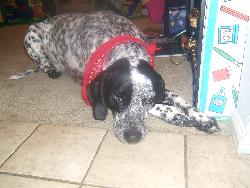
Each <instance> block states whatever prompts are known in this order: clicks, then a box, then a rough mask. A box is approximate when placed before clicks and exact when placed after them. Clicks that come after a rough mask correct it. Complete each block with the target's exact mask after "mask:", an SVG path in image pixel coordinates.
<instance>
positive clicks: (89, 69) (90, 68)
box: [82, 35, 157, 106]
mask: <svg viewBox="0 0 250 188" xmlns="http://www.w3.org/2000/svg"><path fill="white" fill-rule="evenodd" d="M131 42H133V43H138V44H140V45H142V46H143V47H144V48H145V49H146V51H147V53H148V55H149V61H150V62H149V63H150V65H151V66H152V67H154V58H153V55H154V52H155V51H156V50H157V47H156V44H155V42H153V43H150V44H147V43H145V42H144V41H143V40H141V39H139V38H135V37H133V36H129V35H123V36H117V37H114V38H112V39H110V40H109V41H107V42H104V43H103V44H101V45H100V46H99V47H98V48H97V49H96V51H95V52H94V53H92V55H91V56H90V58H89V60H88V63H87V64H86V67H85V72H84V76H83V81H82V98H83V100H84V101H85V102H86V104H87V105H90V106H91V103H90V101H89V99H88V96H87V88H88V86H89V84H90V82H91V81H92V80H94V79H95V78H96V76H97V75H98V74H99V73H100V72H102V71H103V65H104V63H105V60H106V58H107V56H108V54H109V52H110V51H111V50H112V49H113V48H114V47H116V46H118V45H119V44H122V43H131Z"/></svg>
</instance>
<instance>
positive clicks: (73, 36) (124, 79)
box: [11, 11, 218, 144]
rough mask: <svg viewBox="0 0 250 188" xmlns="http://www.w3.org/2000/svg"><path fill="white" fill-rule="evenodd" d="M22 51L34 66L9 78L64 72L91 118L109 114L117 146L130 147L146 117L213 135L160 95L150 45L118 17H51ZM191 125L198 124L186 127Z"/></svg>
mask: <svg viewBox="0 0 250 188" xmlns="http://www.w3.org/2000/svg"><path fill="white" fill-rule="evenodd" d="M24 47H25V49H26V51H27V53H28V55H29V56H30V58H31V59H33V60H34V61H35V62H36V63H37V67H36V68H34V69H30V70H28V71H26V72H25V73H20V74H18V75H14V76H12V77H11V79H17V78H21V77H24V76H26V75H29V74H32V73H33V72H36V71H44V72H46V73H47V74H48V76H49V77H50V78H53V79H55V78H58V77H59V76H60V75H61V74H62V73H69V74H70V75H71V76H72V77H74V79H76V80H80V81H81V82H82V95H83V99H84V100H85V102H86V103H87V104H88V105H90V106H91V107H92V110H93V117H94V119H96V120H104V119H105V118H106V117H107V114H108V109H110V110H111V111H112V114H113V117H114V132H115V135H116V137H117V138H118V139H119V140H120V141H121V142H123V143H129V144H136V143H138V142H140V141H141V140H142V139H143V138H144V137H145V135H146V133H147V128H146V126H145V119H146V118H147V116H148V114H149V112H151V114H153V115H155V116H156V117H159V118H161V119H164V120H166V121H168V122H172V123H174V124H179V125H185V126H186V125H189V126H195V127H198V129H200V130H202V131H205V132H208V133H213V132H215V131H218V126H217V124H216V123H215V121H212V120H211V119H210V118H207V119H206V121H205V120H204V121H203V120H202V121H200V119H201V117H200V116H199V115H198V119H197V118H196V117H195V115H194V114H195V113H196V111H195V110H193V111H192V109H193V108H192V107H191V106H188V105H186V103H180V101H181V100H180V99H179V98H178V96H177V95H175V94H172V93H171V92H169V91H168V90H165V84H164V81H163V79H162V77H161V76H160V75H159V74H158V73H157V72H156V71H155V70H154V69H153V66H154V63H153V56H152V54H153V51H154V50H155V49H156V46H155V44H152V45H151V44H148V43H147V42H146V37H145V35H144V34H143V32H142V31H140V30H139V29H138V28H137V27H136V26H135V25H134V24H133V23H132V22H131V21H129V20H128V19H127V18H125V17H123V16H120V15H118V14H115V13H113V12H110V11H106V12H100V11H99V12H93V13H86V14H65V15H58V16H55V17H51V18H48V19H46V20H44V21H42V22H40V23H37V24H34V25H31V26H30V27H29V29H28V31H27V33H26V35H25V39H24ZM176 101H177V102H176ZM178 101H179V102H178ZM157 105H158V106H157ZM159 105H160V106H159ZM166 106H171V107H174V106H175V108H177V109H179V111H178V110H176V109H173V108H172V109H170V110H169V107H166ZM150 110H151V111H150ZM191 111H192V113H193V116H192V113H191ZM197 113H199V112H198V111H197ZM170 116H171V118H168V117H170ZM191 116H192V118H190V117H191ZM203 116H204V117H206V116H205V115H203ZM199 118H200V119H199ZM177 119H181V120H182V121H183V123H182V122H181V121H176V120H177ZM203 119H204V118H203ZM196 120H197V122H199V123H198V124H199V125H198V124H192V123H190V122H193V121H196Z"/></svg>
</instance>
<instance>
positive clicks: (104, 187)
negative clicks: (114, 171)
mask: <svg viewBox="0 0 250 188" xmlns="http://www.w3.org/2000/svg"><path fill="white" fill-rule="evenodd" d="M83 185H86V186H89V187H93V188H119V187H112V186H107V185H96V184H83Z"/></svg>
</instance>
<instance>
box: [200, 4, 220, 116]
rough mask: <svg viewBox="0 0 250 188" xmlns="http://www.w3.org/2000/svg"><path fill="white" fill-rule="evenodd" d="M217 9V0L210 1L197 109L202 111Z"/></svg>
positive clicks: (204, 102) (205, 95)
mask: <svg viewBox="0 0 250 188" xmlns="http://www.w3.org/2000/svg"><path fill="white" fill-rule="evenodd" d="M217 11H218V0H212V1H210V9H209V14H208V26H207V34H206V35H207V36H206V41H205V50H204V61H203V63H202V72H201V73H202V79H201V90H200V95H199V96H200V97H199V104H200V106H199V109H200V110H201V111H202V112H204V111H205V109H206V101H207V93H208V82H209V72H210V63H211V62H210V61H211V53H212V48H213V42H214V35H215V32H216V31H215V24H216V18H217Z"/></svg>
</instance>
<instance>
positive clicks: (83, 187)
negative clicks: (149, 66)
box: [0, 121, 250, 188]
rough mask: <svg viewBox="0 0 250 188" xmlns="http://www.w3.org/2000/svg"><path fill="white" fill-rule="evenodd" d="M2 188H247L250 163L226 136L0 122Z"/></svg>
mask: <svg viewBox="0 0 250 188" xmlns="http://www.w3.org/2000/svg"><path fill="white" fill-rule="evenodd" d="M0 187H1V188H9V187H14V188H15V187H18V188H29V187H31V188H33V187H35V188H39V187H43V188H57V187H58V188H61V187H62V188H94V187H100V188H107V187H109V188H113V187H119V188H158V187H159V188H196V187H197V188H201V187H202V188H214V187H218V188H220V187H221V188H234V187H235V188H248V187H250V157H249V156H237V154H236V152H235V150H234V146H233V143H232V139H231V137H229V136H221V135H216V136H215V135H214V136H213V135H194V134H189V135H182V134H174V133H157V132H150V133H148V135H147V136H146V138H145V140H144V141H143V142H141V143H139V144H137V145H126V144H122V143H120V142H119V141H118V140H117V139H116V138H115V137H114V135H113V133H112V131H110V130H106V129H97V128H83V127H74V126H56V125H55V126H52V125H38V124H31V123H18V122H5V121H0Z"/></svg>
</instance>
